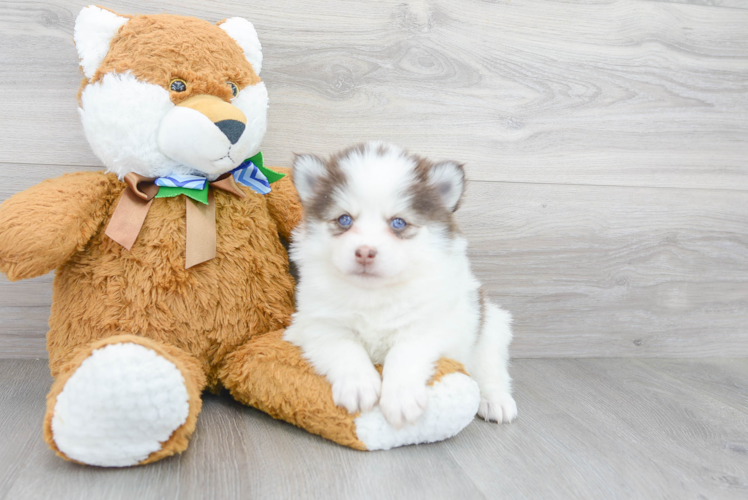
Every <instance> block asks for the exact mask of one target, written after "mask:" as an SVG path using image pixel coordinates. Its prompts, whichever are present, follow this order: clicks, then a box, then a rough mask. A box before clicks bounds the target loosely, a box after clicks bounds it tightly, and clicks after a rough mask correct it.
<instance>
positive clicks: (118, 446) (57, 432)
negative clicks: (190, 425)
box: [52, 343, 190, 467]
mask: <svg viewBox="0 0 748 500" xmlns="http://www.w3.org/2000/svg"><path fill="white" fill-rule="evenodd" d="M189 410H190V406H189V396H188V395H187V388H186V387H185V384H184V377H183V376H182V373H181V372H180V371H179V369H178V368H177V367H176V366H175V365H174V363H172V362H170V361H168V360H166V359H164V358H162V357H161V356H159V355H158V354H156V353H155V352H154V351H152V350H150V349H147V348H145V347H143V346H141V345H137V344H132V343H125V344H110V345H108V346H105V347H103V348H101V349H97V350H95V351H93V353H91V356H89V357H88V358H87V359H86V360H85V361H83V363H81V365H80V366H79V367H78V369H77V370H76V372H75V373H74V374H73V375H72V376H71V377H70V378H69V379H68V381H67V382H66V383H65V387H64V388H63V389H62V392H61V393H60V394H59V395H58V396H57V401H56V403H55V409H54V415H53V416H52V434H53V436H54V440H55V444H56V445H57V448H59V450H60V451H62V452H63V453H64V454H65V455H67V456H68V457H69V458H72V459H73V460H77V461H79V462H83V463H85V464H89V465H100V466H104V467H125V466H129V465H135V464H137V463H138V462H141V461H142V460H145V459H146V458H148V456H149V455H150V454H151V453H153V452H154V451H158V450H160V449H161V445H162V443H163V442H164V441H166V440H168V439H169V437H170V436H171V435H172V433H173V432H174V431H175V430H176V429H177V428H179V427H180V426H181V425H182V424H183V423H184V422H185V421H186V420H187V415H188V414H189Z"/></svg>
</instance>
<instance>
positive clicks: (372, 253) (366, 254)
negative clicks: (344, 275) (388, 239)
mask: <svg viewBox="0 0 748 500" xmlns="http://www.w3.org/2000/svg"><path fill="white" fill-rule="evenodd" d="M376 256H377V251H376V250H374V249H373V248H371V247H358V248H357V249H356V262H358V263H359V264H361V265H362V266H365V265H367V264H371V263H372V262H374V257H376Z"/></svg>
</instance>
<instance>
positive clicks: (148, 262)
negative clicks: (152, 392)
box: [0, 15, 464, 464]
mask: <svg viewBox="0 0 748 500" xmlns="http://www.w3.org/2000/svg"><path fill="white" fill-rule="evenodd" d="M125 17H128V18H129V19H130V20H129V22H127V23H126V24H125V25H124V26H123V27H122V28H121V29H120V30H119V32H118V33H117V34H116V35H115V36H114V38H113V39H112V41H111V44H110V50H109V52H108V54H107V56H106V57H105V59H104V61H103V62H102V64H101V66H100V67H99V69H98V70H97V71H96V73H95V74H94V75H93V77H92V78H91V80H90V82H89V81H88V80H84V81H83V83H82V87H81V89H83V88H84V87H85V86H86V85H88V84H89V83H93V82H96V81H99V80H100V79H101V78H103V76H104V75H105V74H107V73H110V72H118V73H123V72H126V71H130V72H131V73H132V74H134V75H135V76H136V77H137V78H138V79H140V80H142V81H144V82H148V83H153V84H156V85H160V86H163V87H164V88H166V89H169V87H170V82H171V80H172V79H174V78H180V79H182V80H184V81H185V82H186V84H187V90H186V91H185V92H181V93H177V92H171V99H172V102H174V103H175V104H179V103H180V102H182V101H184V100H185V99H187V98H189V97H191V96H193V95H211V96H214V97H218V98H220V99H223V100H225V101H229V100H230V99H231V97H232V92H231V87H230V86H229V85H228V84H227V82H228V81H231V82H233V83H235V84H236V85H237V86H238V87H239V88H243V87H245V86H247V85H252V84H256V83H257V82H259V81H260V79H259V77H258V76H257V75H256V74H255V72H254V70H253V69H252V66H251V65H250V64H249V63H248V62H247V60H246V59H245V58H244V55H243V52H242V50H241V48H240V47H239V46H238V45H237V44H236V43H235V42H234V41H233V40H232V39H231V38H230V37H229V35H228V34H226V33H225V32H224V31H223V30H221V29H220V28H218V27H216V25H213V24H210V23H208V22H206V21H201V20H199V19H195V18H185V17H179V16H169V15H152V16H149V15H137V16H125ZM219 24H220V23H219ZM275 170H276V171H283V170H284V169H275ZM286 173H289V174H290V172H286ZM239 188H240V189H242V190H243V192H244V193H245V194H246V197H245V198H239V197H237V196H234V195H232V194H229V193H226V192H224V191H220V190H215V192H214V195H215V202H216V234H217V245H216V246H217V248H216V257H215V258H214V259H212V260H209V261H207V262H204V263H202V264H199V265H197V266H195V267H192V268H190V269H185V232H186V231H185V202H184V197H182V196H179V197H175V198H159V199H155V200H154V201H153V204H152V206H151V208H150V211H149V212H148V215H147V217H146V219H145V223H144V224H143V227H142V229H141V231H140V233H139V236H138V238H137V240H136V242H135V244H134V246H133V247H132V249H131V250H129V251H128V250H125V249H124V248H123V247H122V246H120V245H119V244H117V243H115V242H114V241H112V240H111V239H110V238H109V237H107V236H106V235H105V234H104V231H105V229H106V227H107V224H108V223H109V220H110V219H111V217H112V214H113V212H114V209H115V207H116V206H117V201H118V200H119V198H120V196H121V194H122V192H123V190H124V189H125V183H123V182H121V181H119V180H118V179H117V178H116V176H115V175H113V174H105V173H103V172H88V173H77V174H69V175H65V176H62V177H59V178H57V179H51V180H48V181H45V182H42V183H41V184H39V185H37V186H34V187H32V188H31V189H29V190H27V191H24V192H22V193H18V194H16V195H15V196H13V197H12V198H10V199H9V200H7V201H6V202H5V203H3V204H2V205H0V271H1V272H3V273H5V274H6V275H7V276H8V278H9V279H11V280H14V281H15V280H19V279H24V278H31V277H34V276H39V275H42V274H45V273H47V272H49V271H52V270H55V271H56V276H55V280H54V285H53V299H52V314H51V316H50V320H49V333H48V335H47V349H48V351H49V358H50V359H49V366H50V371H51V372H52V375H53V376H54V377H55V382H54V384H53V386H52V388H51V390H50V393H49V395H48V398H47V414H46V417H45V420H44V436H45V440H46V441H47V443H49V445H50V447H51V448H52V449H54V450H55V451H56V452H57V453H58V454H59V455H60V456H63V457H64V458H67V457H65V456H64V454H63V453H61V452H60V451H59V449H58V448H57V446H56V444H55V441H54V436H53V434H52V428H51V422H52V417H53V412H54V408H55V404H56V401H57V396H58V395H59V394H60V392H61V391H62V390H63V388H64V386H65V383H66V382H67V381H68V379H69V378H70V376H71V375H72V374H73V373H75V371H76V370H77V369H78V367H79V366H80V365H81V363H82V362H83V361H84V360H85V359H86V358H88V357H89V356H90V355H91V353H92V352H93V351H94V350H95V349H98V348H101V347H103V346H105V345H109V344H117V343H135V344H139V345H142V346H144V347H146V348H149V349H151V350H153V351H155V352H156V353H157V354H159V355H160V356H162V357H163V358H165V359H167V360H169V361H170V362H172V363H173V364H174V365H175V366H176V367H177V368H178V369H179V370H180V372H181V373H182V375H183V376H184V379H185V383H186V386H187V393H188V395H189V415H188V418H187V420H186V422H185V423H184V424H183V425H182V426H180V427H179V428H178V429H177V430H176V431H174V433H173V434H172V435H171V437H170V438H169V439H168V440H167V441H166V442H164V443H163V446H162V448H161V450H159V451H157V452H154V453H152V454H151V455H150V456H149V457H148V458H146V459H145V460H144V461H142V462H141V464H144V463H149V462H153V461H156V460H159V459H161V458H163V457H166V456H170V455H172V454H174V453H179V452H181V451H183V450H184V449H186V447H187V444H188V440H189V438H190V436H191V434H192V432H193V431H194V429H195V424H196V421H197V416H198V414H199V412H200V407H201V399H200V393H201V392H202V390H204V389H206V388H207V389H210V390H217V389H218V388H219V387H220V386H221V385H223V386H225V387H227V388H228V389H229V390H230V391H231V393H232V394H233V395H234V397H235V398H236V399H238V400H239V401H243V402H245V403H247V404H250V405H253V406H256V407H257V408H260V409H262V410H264V411H266V412H267V413H269V414H270V415H272V416H273V417H275V418H280V419H283V420H286V421H288V422H291V423H293V424H295V425H298V426H300V427H303V428H304V429H306V430H308V431H309V432H312V433H315V434H319V435H321V436H324V437H326V438H328V439H331V440H333V441H336V442H338V443H340V444H343V445H346V446H350V447H352V448H356V449H364V448H365V446H364V444H363V443H362V442H361V441H360V440H359V439H358V438H357V437H356V429H355V423H354V419H355V417H356V416H355V415H349V414H348V413H347V412H346V411H345V410H344V409H342V408H339V407H336V406H335V405H334V403H333V400H332V394H331V390H330V386H329V384H328V383H327V381H326V380H325V379H324V378H323V377H320V376H318V375H317V374H315V372H314V371H313V370H312V369H311V368H310V366H309V365H308V364H307V363H306V362H305V361H304V360H303V359H302V357H301V353H300V351H299V349H298V348H296V347H295V346H292V345H291V344H288V343H286V342H285V341H283V340H282V329H283V328H284V327H286V326H288V324H289V322H290V318H291V313H292V312H293V288H294V282H293V278H292V277H291V276H290V274H289V272H288V256H287V254H286V251H285V249H284V248H283V246H282V244H281V241H280V238H279V236H280V237H282V238H286V239H289V238H290V236H291V231H292V229H293V228H294V227H295V226H296V225H297V224H298V222H299V221H300V219H301V212H302V209H301V205H300V203H299V200H298V198H297V194H296V190H295V189H294V187H293V184H292V182H291V179H290V175H289V176H287V177H285V178H283V179H281V180H280V181H278V182H276V183H274V184H273V186H272V192H271V193H270V194H268V195H267V196H262V195H259V194H257V193H255V192H254V191H252V190H251V189H249V188H246V187H243V186H239ZM268 332H272V333H268ZM454 371H464V370H463V369H462V367H461V365H459V364H455V363H454V362H449V361H443V362H441V363H440V365H439V366H438V368H437V374H436V375H435V377H434V380H438V379H439V378H440V377H441V376H442V375H444V374H446V373H452V372H454Z"/></svg>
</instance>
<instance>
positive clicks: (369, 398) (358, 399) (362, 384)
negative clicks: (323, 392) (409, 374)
mask: <svg viewBox="0 0 748 500" xmlns="http://www.w3.org/2000/svg"><path fill="white" fill-rule="evenodd" d="M327 378H328V380H329V381H330V384H331V385H332V400H333V402H334V403H335V404H336V405H337V406H342V407H343V408H345V409H346V410H348V413H357V412H359V411H362V412H366V411H369V410H371V409H372V408H374V405H375V404H377V401H379V394H380V392H381V390H382V378H381V377H380V376H379V372H377V371H376V370H375V369H374V367H373V366H371V367H367V368H366V369H361V370H358V371H349V372H346V373H343V374H340V375H336V376H331V375H328V376H327Z"/></svg>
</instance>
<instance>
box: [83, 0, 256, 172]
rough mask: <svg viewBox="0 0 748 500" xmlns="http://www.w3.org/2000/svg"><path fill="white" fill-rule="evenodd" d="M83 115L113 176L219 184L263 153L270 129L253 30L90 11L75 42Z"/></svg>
mask: <svg viewBox="0 0 748 500" xmlns="http://www.w3.org/2000/svg"><path fill="white" fill-rule="evenodd" d="M74 39H75V44H76V48H77V50H78V55H79V57H80V64H81V69H82V70H83V73H84V74H85V76H86V79H85V80H84V81H83V84H82V87H81V93H80V114H81V118H82V121H83V128H84V130H85V132H86V137H87V138H88V141H89V143H90V144H91V147H92V149H93V151H94V153H96V155H97V156H98V157H99V158H100V159H101V160H102V162H103V163H104V165H105V166H106V167H107V168H108V170H109V171H112V172H115V173H116V174H117V175H118V176H119V177H120V178H122V177H124V176H125V174H127V173H128V172H135V173H138V174H141V175H144V176H146V177H159V176H164V175H168V174H172V173H176V174H197V175H202V176H205V177H208V178H209V179H211V180H212V179H215V178H217V177H218V176H220V175H221V174H223V173H225V172H228V171H229V170H231V169H233V168H234V167H236V166H238V165H239V164H240V163H241V162H242V161H244V160H245V159H246V158H248V157H250V156H252V155H254V154H255V153H257V151H259V147H260V141H261V140H262V137H263V136H264V134H265V130H266V123H267V102H268V97H267V91H266V89H265V85H264V83H263V82H262V81H260V78H259V76H258V75H259V73H260V66H261V63H262V52H261V48H260V42H259V40H258V38H257V33H256V31H255V29H254V27H253V26H252V24H251V23H250V22H249V21H247V20H245V19H242V18H238V17H235V18H231V19H228V20H226V21H222V22H220V23H218V24H217V25H216V24H211V23H209V22H207V21H202V20H200V19H196V18H192V17H182V16H172V15H165V14H157V15H137V16H123V15H119V14H116V13H114V12H112V11H109V10H106V9H102V8H99V7H95V6H89V7H85V8H84V9H83V10H82V11H81V13H80V14H79V15H78V18H77V20H76V23H75V34H74Z"/></svg>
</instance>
